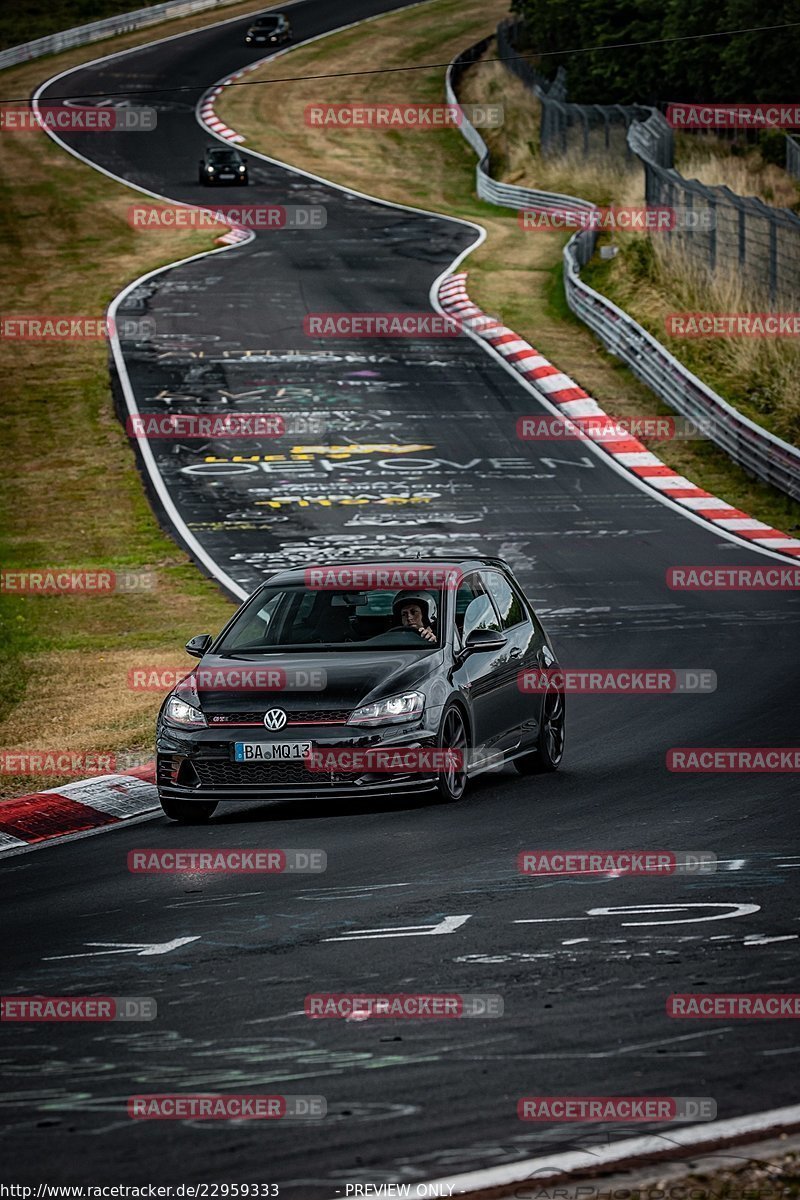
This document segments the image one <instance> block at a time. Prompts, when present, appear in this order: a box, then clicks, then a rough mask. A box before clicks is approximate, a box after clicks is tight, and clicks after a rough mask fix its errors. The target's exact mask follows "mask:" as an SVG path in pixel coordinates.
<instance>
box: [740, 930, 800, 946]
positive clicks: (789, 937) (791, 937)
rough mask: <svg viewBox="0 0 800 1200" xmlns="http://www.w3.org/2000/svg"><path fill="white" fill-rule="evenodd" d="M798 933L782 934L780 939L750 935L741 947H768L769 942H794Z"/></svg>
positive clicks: (798, 935)
mask: <svg viewBox="0 0 800 1200" xmlns="http://www.w3.org/2000/svg"><path fill="white" fill-rule="evenodd" d="M799 937H800V933H783V934H781V935H780V937H767V936H766V934H764V933H751V934H749V935H748V936H747V937H746V938H745V939H744V941H743V942H742V945H743V946H768V945H769V943H770V942H794V941H795V940H796V939H797V938H799Z"/></svg>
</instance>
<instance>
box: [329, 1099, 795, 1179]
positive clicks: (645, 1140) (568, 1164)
mask: <svg viewBox="0 0 800 1200" xmlns="http://www.w3.org/2000/svg"><path fill="white" fill-rule="evenodd" d="M798 1124H800V1104H793V1105H790V1106H789V1107H788V1108H773V1109H770V1110H769V1111H767V1112H758V1113H750V1114H748V1116H746V1117H733V1118H732V1119H730V1120H728V1121H712V1122H710V1123H709V1124H704V1125H689V1126H687V1127H685V1128H683V1129H670V1130H669V1132H668V1133H664V1134H648V1135H646V1136H645V1137H636V1138H626V1139H625V1140H624V1141H621V1142H616V1143H615V1144H614V1145H611V1146H609V1145H602V1146H594V1147H590V1148H589V1149H588V1150H571V1151H568V1152H566V1153H564V1154H550V1155H547V1156H545V1157H543V1158H526V1159H522V1160H521V1161H519V1162H515V1163H507V1164H506V1165H504V1166H499V1167H489V1168H488V1169H485V1170H480V1171H467V1172H465V1173H464V1174H462V1175H450V1176H448V1177H447V1178H445V1179H434V1180H429V1181H426V1184H425V1185H424V1186H425V1188H426V1191H425V1192H424V1193H423V1192H421V1193H420V1194H427V1195H436V1194H437V1193H436V1192H435V1191H434V1190H433V1189H434V1188H435V1187H438V1189H439V1192H438V1194H439V1195H448V1194H452V1193H455V1194H462V1195H463V1194H464V1193H469V1192H477V1191H483V1190H486V1189H489V1188H497V1187H504V1186H508V1185H513V1184H517V1183H530V1182H531V1180H532V1179H535V1181H536V1184H537V1185H538V1184H540V1183H541V1182H542V1181H543V1180H545V1179H547V1178H552V1177H553V1176H558V1175H570V1174H571V1173H573V1172H575V1171H579V1170H584V1171H585V1170H586V1169H587V1168H590V1169H592V1168H597V1169H599V1168H601V1167H606V1166H608V1165H610V1164H612V1163H615V1164H618V1163H624V1162H626V1161H628V1160H631V1159H636V1158H639V1157H648V1158H649V1157H650V1156H654V1157H657V1158H661V1159H675V1158H677V1157H678V1156H679V1153H680V1151H681V1150H689V1151H691V1150H696V1149H699V1148H700V1147H702V1146H706V1145H710V1146H714V1147H715V1148H716V1147H718V1146H720V1145H722V1144H725V1143H726V1142H732V1141H734V1140H737V1141H738V1140H741V1139H742V1138H744V1137H747V1136H749V1135H751V1134H753V1135H761V1136H763V1135H764V1134H766V1133H770V1132H773V1131H774V1132H777V1131H779V1130H782V1129H790V1128H794V1127H796V1126H797V1125H798ZM419 1187H420V1188H422V1187H423V1185H422V1184H420V1185H419ZM445 1188H449V1189H450V1193H448V1192H447V1191H445V1190H444V1189H445ZM519 1194H520V1193H518V1195H519ZM522 1194H523V1195H524V1193H522ZM336 1200H340V1198H336Z"/></svg>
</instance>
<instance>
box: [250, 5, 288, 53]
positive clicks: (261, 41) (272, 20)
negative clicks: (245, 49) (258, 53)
mask: <svg viewBox="0 0 800 1200" xmlns="http://www.w3.org/2000/svg"><path fill="white" fill-rule="evenodd" d="M244 40H245V42H246V43H247V45H248V46H277V45H279V44H280V43H281V42H290V41H291V40H292V27H291V25H290V23H289V18H288V17H287V16H285V15H284V14H283V13H265V14H264V16H263V17H258V19H257V20H255V21H254V22H253V24H252V25H251V26H250V27H249V29H248V30H247V33H246V34H245V35H244Z"/></svg>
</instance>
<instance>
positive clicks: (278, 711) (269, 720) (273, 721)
mask: <svg viewBox="0 0 800 1200" xmlns="http://www.w3.org/2000/svg"><path fill="white" fill-rule="evenodd" d="M287 719H288V718H287V716H286V713H285V712H284V711H283V709H282V708H271V709H270V710H269V712H265V713H264V724H265V725H266V727H267V729H271V730H273V732H274V731H275V730H276V729H283V727H284V725H285V724H286V721H287Z"/></svg>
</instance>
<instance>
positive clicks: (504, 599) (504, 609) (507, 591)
mask: <svg viewBox="0 0 800 1200" xmlns="http://www.w3.org/2000/svg"><path fill="white" fill-rule="evenodd" d="M481 577H482V579H483V581H484V583H485V584H486V590H487V591H488V593H489V595H490V596H491V597H492V600H493V601H494V603H495V607H496V609H497V611H498V613H499V614H500V623H501V626H502V628H503V629H504V630H506V629H513V628H514V626H515V625H520V624H521V623H522V622H523V621H527V620H528V613H527V612H526V610H525V607H524V605H523V603H522V600H521V598H520V596H519V594H518V593H517V591H516V589H515V588H513V587H512V586H511V584H510V583H509V581H508V580H507V579H506V577H505V576H504V575H501V574H500V573H499V571H485V572H483V573H482V576H481Z"/></svg>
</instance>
